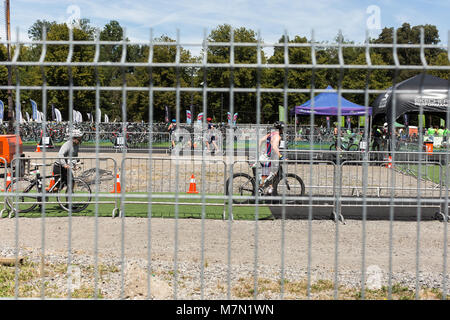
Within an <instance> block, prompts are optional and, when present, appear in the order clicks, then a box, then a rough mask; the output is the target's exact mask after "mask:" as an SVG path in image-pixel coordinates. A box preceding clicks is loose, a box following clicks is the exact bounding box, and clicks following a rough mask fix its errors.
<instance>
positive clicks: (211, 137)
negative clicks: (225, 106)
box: [206, 118, 219, 153]
mask: <svg viewBox="0 0 450 320" xmlns="http://www.w3.org/2000/svg"><path fill="white" fill-rule="evenodd" d="M206 121H207V122H208V132H209V137H208V139H207V140H206V148H207V149H208V152H211V150H210V145H211V144H212V145H213V146H214V148H215V149H213V151H212V153H214V152H215V151H216V150H219V148H218V147H217V144H216V136H215V134H214V128H215V125H214V124H213V123H211V121H212V119H211V118H207V119H206Z"/></svg>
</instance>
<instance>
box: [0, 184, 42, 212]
mask: <svg viewBox="0 0 450 320" xmlns="http://www.w3.org/2000/svg"><path fill="white" fill-rule="evenodd" d="M35 185H36V184H35V183H33V182H32V181H30V180H28V179H26V178H18V179H14V180H13V181H12V182H11V184H10V185H9V186H8V188H7V189H6V192H8V193H11V195H8V196H7V197H6V204H7V205H8V207H10V208H11V209H12V210H16V212H18V213H25V212H30V211H32V210H33V209H34V208H36V206H37V205H38V201H40V200H39V199H38V195H37V194H38V190H37V188H34V186H35ZM15 193H16V194H17V193H26V194H28V195H15ZM41 198H42V197H40V199H41Z"/></svg>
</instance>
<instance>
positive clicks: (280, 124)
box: [273, 121, 284, 130]
mask: <svg viewBox="0 0 450 320" xmlns="http://www.w3.org/2000/svg"><path fill="white" fill-rule="evenodd" d="M273 127H274V128H275V129H278V130H280V129H284V122H283V121H277V122H275V123H274V124H273Z"/></svg>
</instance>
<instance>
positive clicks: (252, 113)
mask: <svg viewBox="0 0 450 320" xmlns="http://www.w3.org/2000/svg"><path fill="white" fill-rule="evenodd" d="M43 27H45V30H46V39H47V40H69V28H68V26H67V25H66V24H59V23H56V22H51V21H45V20H38V21H36V22H35V23H34V24H33V25H32V26H31V27H30V29H29V30H28V35H29V37H30V38H31V39H33V40H41V39H42V38H43V33H42V31H43ZM421 28H424V35H425V44H439V43H440V39H439V32H438V29H437V28H436V26H434V25H430V24H427V25H417V26H411V25H410V24H408V23H404V24H403V25H402V26H401V27H400V28H398V29H396V30H395V29H394V28H388V27H386V28H384V29H383V30H382V31H381V33H380V34H379V36H378V37H377V38H373V39H370V40H369V41H370V42H371V43H375V44H392V42H393V33H394V31H395V32H396V33H397V43H400V44H419V43H420V29H421ZM231 31H232V27H231V26H230V25H228V24H223V25H219V26H217V27H216V28H215V29H213V30H212V31H211V32H210V33H209V35H208V36H207V40H208V41H210V42H229V41H230V40H231V36H232V32H231ZM97 33H99V37H100V40H101V41H123V40H125V41H128V39H123V37H124V33H123V28H122V26H121V25H120V24H119V22H117V21H114V20H112V21H110V22H109V23H107V24H106V25H105V26H103V27H102V28H101V29H97V28H95V27H93V26H92V25H91V24H90V22H89V20H87V19H84V20H80V22H79V25H78V26H77V27H75V28H73V40H75V41H86V40H94V38H95V36H96V34H97ZM233 39H234V42H237V43H238V42H246V43H257V42H258V35H257V33H256V32H255V31H254V30H251V29H247V28H244V27H241V28H234V29H233ZM334 40H335V41H339V42H341V43H344V44H345V43H349V44H352V43H353V42H352V41H351V40H348V39H345V38H344V37H343V36H342V35H339V34H338V35H337V36H336V38H335V39H334ZM154 42H155V43H158V42H166V43H172V42H173V43H175V40H174V39H171V38H170V37H168V36H166V35H162V36H159V37H157V38H155V39H154ZM309 42H310V40H309V39H308V38H307V37H304V36H301V35H295V36H293V37H287V38H285V36H284V35H282V36H281V37H280V39H279V40H278V43H279V44H280V45H279V46H275V47H274V49H273V53H272V54H270V55H269V54H267V53H266V52H265V51H264V50H263V49H262V48H260V47H257V46H252V47H249V46H235V47H234V61H235V63H238V64H256V63H258V62H259V63H261V64H262V65H264V64H279V65H283V64H284V63H285V47H284V46H283V45H284V44H286V43H288V44H307V43H309ZM328 44H329V43H328V42H321V43H318V44H317V45H316V46H315V57H313V56H312V54H311V48H310V47H302V46H297V47H289V48H288V49H287V53H288V59H289V63H290V64H299V65H302V64H303V65H311V64H312V63H313V58H315V62H316V64H318V65H336V64H339V52H338V48H337V47H333V46H327V45H328ZM153 48H154V50H153V60H152V61H153V62H155V63H167V62H175V59H176V55H177V47H176V46H174V45H170V46H169V45H167V46H160V45H155V46H154V47H153ZM11 50H12V55H14V53H15V51H16V50H20V54H19V58H18V59H19V61H39V59H40V57H41V53H42V50H43V46H42V45H40V44H34V45H22V46H20V47H19V48H17V47H15V46H12V48H11ZM122 50H123V46H122V45H121V44H117V45H109V44H108V45H101V46H100V54H99V59H98V61H99V62H108V61H110V62H120V61H121V58H122ZM258 50H259V52H258ZM68 53H69V46H68V45H63V44H61V45H59V44H57V45H53V44H52V45H47V49H46V55H45V61H46V62H65V61H66V59H67V56H68ZM206 53H207V62H208V63H214V64H223V63H229V62H230V47H229V46H208V48H207V52H206ZM397 53H398V59H399V62H400V64H402V65H421V64H422V62H421V59H420V49H415V48H399V49H398V51H397ZM149 54H150V49H149V46H148V45H138V44H129V45H127V47H126V61H127V62H143V63H145V62H147V61H148V60H149ZM204 54H205V52H204V50H203V49H202V51H201V53H200V55H199V56H195V55H193V54H192V53H191V52H190V51H189V50H187V49H186V48H180V55H179V61H180V62H181V63H201V62H202V61H203V58H202V57H203V55H204ZM342 55H343V59H344V62H345V64H346V65H366V64H367V61H366V49H365V48H364V46H360V47H344V48H342ZM94 56H95V45H74V46H73V55H72V61H73V62H92V61H93V60H94ZM425 57H426V60H427V63H428V64H429V65H432V66H433V65H449V60H448V53H447V52H446V50H444V49H436V48H433V49H429V48H428V49H425ZM370 59H371V62H372V64H373V65H394V56H393V50H392V48H381V47H380V48H378V47H377V48H371V50H370ZM0 60H1V61H6V60H7V50H6V47H5V46H3V45H2V46H1V47H0ZM11 72H12V81H13V85H16V83H17V81H20V86H42V85H43V84H46V85H47V86H68V85H69V83H70V82H71V81H70V80H72V83H73V85H74V86H96V85H100V86H102V87H109V86H112V87H122V86H123V84H124V83H125V84H126V86H128V87H144V88H148V87H149V86H150V85H153V86H154V87H171V88H176V87H177V86H179V87H181V88H183V87H196V88H201V87H202V82H204V81H206V82H207V85H208V87H210V88H230V85H231V84H233V87H234V88H256V87H257V86H258V84H259V85H260V87H261V88H278V89H283V88H286V87H287V88H308V89H309V88H311V87H312V86H314V88H315V89H324V88H326V87H327V86H328V85H331V86H332V87H334V88H337V87H338V86H339V85H341V87H342V88H346V89H364V88H365V87H366V83H367V84H368V88H369V89H376V90H384V89H387V88H388V87H390V86H392V83H393V80H394V78H395V77H396V79H397V81H396V82H400V81H402V80H405V79H407V78H410V77H412V76H414V75H416V74H418V73H420V72H421V70H420V69H417V70H394V69H377V70H370V71H369V70H368V69H347V68H345V69H343V70H341V69H339V68H338V69H336V68H326V67H322V68H291V69H288V70H286V69H285V68H282V67H280V68H243V67H241V68H240V67H234V68H233V69H230V68H223V67H220V68H219V67H211V68H208V69H207V70H206V72H205V70H203V69H202V68H189V67H183V68H175V67H156V66H155V67H152V68H151V69H150V68H149V67H110V66H107V67H105V66H103V67H98V68H94V67H93V66H88V67H86V66H71V67H70V68H68V67H67V66H45V67H41V66H19V67H13V68H12V70H11ZM430 74H433V75H435V76H438V77H441V78H444V79H447V78H448V75H447V73H446V72H445V71H436V70H434V71H430ZM0 82H1V84H2V85H7V84H8V69H7V67H6V66H4V65H3V66H0ZM42 94H43V91H42V90H20V100H21V101H20V103H21V108H22V112H25V111H27V112H29V113H30V112H31V104H30V99H32V100H34V101H36V102H37V104H38V106H39V108H40V109H41V110H42V101H43V100H42V98H43V97H42ZM343 96H344V97H345V98H346V99H348V100H350V101H352V102H355V103H357V104H361V105H364V104H365V97H364V94H344V95H343ZM12 98H13V101H14V103H15V99H16V93H15V92H14V90H13V92H12ZM152 98H153V100H152V102H153V107H154V108H153V121H154V122H161V121H164V118H165V107H166V106H167V107H168V108H169V109H170V110H171V113H172V115H171V118H174V117H175V106H176V103H177V99H179V103H180V109H181V112H180V114H179V119H180V120H181V121H182V122H184V121H185V118H186V113H185V111H184V110H186V109H190V108H193V109H194V114H193V116H194V117H195V116H196V115H197V114H198V113H199V112H202V111H203V96H202V93H201V92H180V94H179V96H178V97H177V93H176V92H175V91H169V92H164V91H154V92H153V97H152ZM310 98H311V97H310V94H309V93H306V94H305V93H289V94H287V106H288V108H289V109H292V108H293V107H294V106H296V105H300V104H302V103H304V102H306V101H307V100H309V99H310ZM375 98H376V95H370V97H369V105H370V104H371V103H372V102H373V100H374V99H375ZM125 99H126V101H125V105H126V120H127V121H130V122H131V121H136V122H139V121H148V120H149V116H150V115H149V99H150V97H149V92H148V91H129V92H127V93H126V97H125ZM284 99H285V95H284V94H283V93H282V92H280V93H278V92H263V93H261V94H260V101H259V103H260V108H261V109H260V110H261V113H260V116H261V123H271V122H273V121H276V120H277V119H278V106H280V105H281V106H283V104H284ZM0 100H2V101H3V102H5V107H6V109H7V108H8V107H7V101H8V93H7V91H6V90H1V91H0ZM46 100H47V119H51V106H52V105H53V106H54V107H56V108H58V109H59V110H60V111H61V113H62V116H63V119H68V118H69V115H68V111H69V103H70V101H72V102H73V108H75V109H76V110H78V111H80V112H82V113H83V114H86V113H92V112H93V110H95V108H96V92H95V91H94V90H92V91H89V90H76V91H73V97H72V100H70V97H69V92H68V91H66V90H48V91H47V92H46ZM206 104H207V113H208V117H211V118H213V121H214V122H226V121H227V116H226V115H227V111H229V106H230V94H229V92H209V93H208V95H207V101H206ZM99 105H100V109H101V111H102V114H105V113H106V114H108V116H109V118H110V119H111V120H112V119H118V121H121V120H124V119H122V105H123V96H122V91H120V90H119V91H117V90H116V91H112V90H108V91H101V92H100V94H99ZM191 106H192V107H191ZM233 106H234V112H237V113H238V114H239V118H238V122H241V123H251V122H255V121H256V112H257V111H256V109H257V108H256V106H257V94H256V93H255V92H250V93H249V92H240V93H239V92H235V93H234V94H233ZM5 114H7V113H6V112H5ZM318 120H319V121H322V120H321V119H318ZM301 121H303V122H304V123H309V118H308V119H306V118H305V119H301Z"/></svg>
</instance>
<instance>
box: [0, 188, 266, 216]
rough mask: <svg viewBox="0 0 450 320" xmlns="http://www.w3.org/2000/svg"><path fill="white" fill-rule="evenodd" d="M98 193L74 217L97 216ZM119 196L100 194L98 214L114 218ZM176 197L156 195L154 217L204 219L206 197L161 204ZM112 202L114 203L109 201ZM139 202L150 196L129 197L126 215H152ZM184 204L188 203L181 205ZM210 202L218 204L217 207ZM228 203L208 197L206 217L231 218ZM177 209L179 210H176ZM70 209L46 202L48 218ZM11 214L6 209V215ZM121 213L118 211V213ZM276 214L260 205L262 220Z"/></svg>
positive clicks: (251, 212)
mask: <svg viewBox="0 0 450 320" xmlns="http://www.w3.org/2000/svg"><path fill="white" fill-rule="evenodd" d="M120 200H121V199H120V194H119V202H118V207H119V209H122V206H121V203H120ZM0 201H1V203H4V201H3V198H0ZM49 201H50V202H56V198H55V197H50V198H49ZM94 201H95V195H93V197H92V204H90V205H89V206H88V207H87V208H86V209H85V210H84V211H82V212H79V213H72V216H95V215H96V205H95V204H94ZM114 201H115V199H114V198H108V197H102V196H101V194H99V202H102V203H101V204H99V205H98V209H97V210H98V211H97V215H98V216H99V217H111V216H112V212H113V210H114V208H115V203H114ZM174 201H175V198H174V199H166V198H158V195H157V194H154V195H153V197H152V203H151V216H152V217H159V218H175V217H178V218H197V219H200V218H202V210H203V208H202V200H201V199H189V198H187V199H181V198H180V199H178V203H179V204H178V206H176V205H174V204H167V205H166V204H161V202H174ZM105 202H111V203H105ZM138 202H148V196H147V195H146V194H142V198H126V199H125V202H124V203H123V210H124V213H125V216H126V217H143V218H145V217H147V216H148V215H149V205H148V204H147V203H138ZM180 203H184V204H180ZM208 204H215V205H214V206H212V205H210V206H208ZM228 209H229V206H228V204H225V205H224V201H223V200H215V199H206V200H205V206H204V211H205V212H204V214H205V216H204V217H205V218H206V219H222V216H223V213H224V210H225V218H226V219H228V211H229V210H228ZM41 210H42V209H40V208H39V207H36V208H35V210H33V211H31V212H28V213H21V214H20V217H29V218H32V217H34V218H38V217H42V211H41ZM176 211H177V212H176ZM232 212H233V218H234V219H237V220H255V214H256V208H255V207H254V206H248V207H237V206H233V207H232ZM67 215H68V212H67V211H65V210H63V209H61V208H60V207H59V205H58V204H46V206H45V216H46V217H65V216H67ZM6 216H8V213H7V212H5V213H4V214H3V217H6ZM116 216H118V213H116ZM271 216H272V214H271V211H270V209H269V207H268V206H261V205H260V206H259V207H258V217H259V219H268V218H271Z"/></svg>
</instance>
